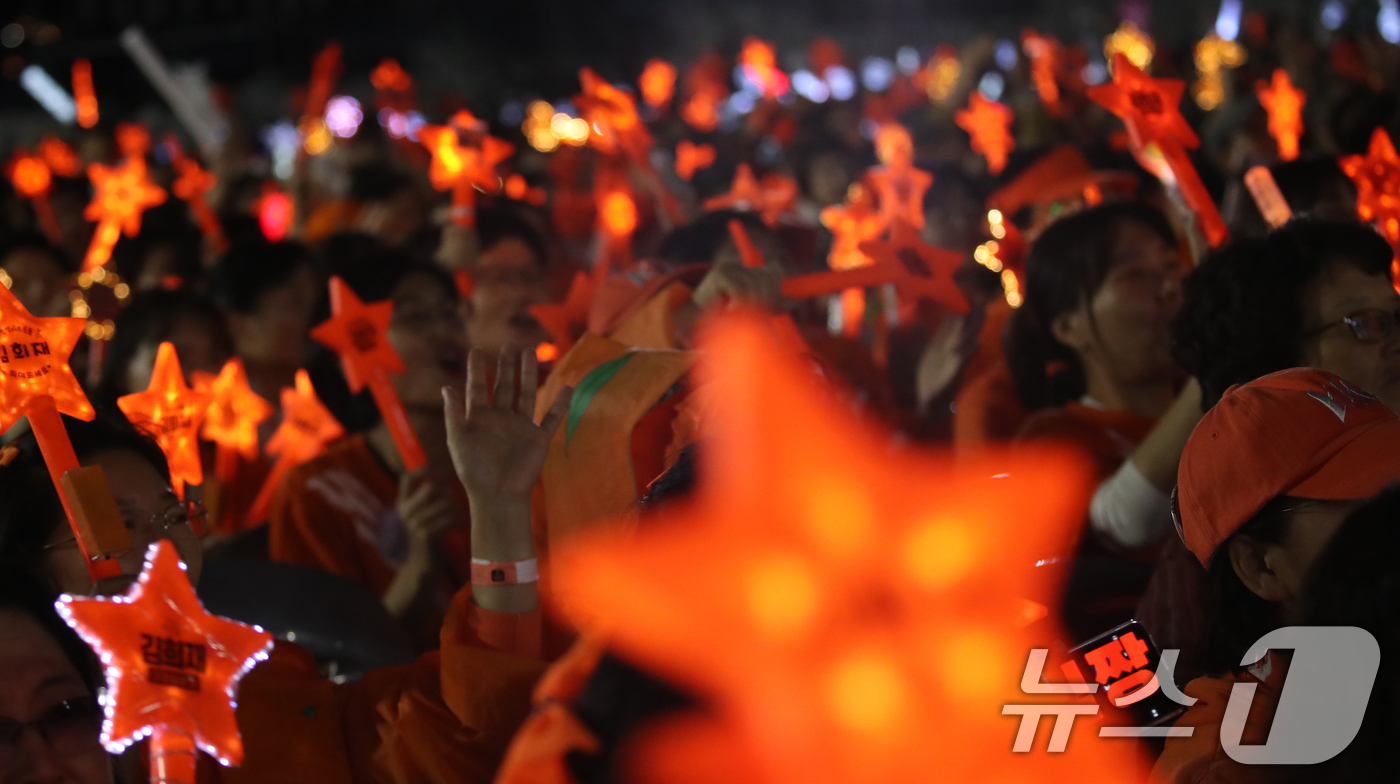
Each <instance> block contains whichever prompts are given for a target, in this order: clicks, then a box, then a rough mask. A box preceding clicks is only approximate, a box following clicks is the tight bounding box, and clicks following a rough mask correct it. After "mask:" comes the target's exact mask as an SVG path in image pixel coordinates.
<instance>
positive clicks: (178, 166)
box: [165, 135, 228, 253]
mask: <svg viewBox="0 0 1400 784" xmlns="http://www.w3.org/2000/svg"><path fill="white" fill-rule="evenodd" d="M165 146H166V149H167V150H169V152H170V163H171V165H172V166H173V167H174V169H175V182H174V183H172V184H171V185H170V190H172V191H174V192H175V195H176V196H177V197H179V198H180V199H181V200H183V201H184V202H185V203H186V204H188V205H189V208H190V213H191V214H192V215H194V219H195V222H196V223H198V224H199V229H200V231H201V232H203V233H204V239H205V240H206V241H207V242H208V243H209V246H210V247H211V248H213V250H214V251H215V252H216V253H222V252H223V251H224V250H226V249H227V248H228V240H227V239H226V238H225V237H224V229H223V227H222V226H221V225H219V217H218V216H217V215H215V214H214V210H213V209H212V208H211V207H210V206H209V200H208V199H207V198H205V194H207V193H209V192H210V191H212V190H213V189H214V186H215V185H217V184H218V182H219V178H218V177H216V176H214V174H213V173H212V172H207V171H205V170H204V169H202V168H200V166H199V163H198V162H196V161H195V160H194V159H193V158H190V157H189V156H187V155H185V151H184V150H182V149H181V148H180V143H179V142H178V141H176V139H175V137H174V136H173V135H168V136H166V137H165Z"/></svg>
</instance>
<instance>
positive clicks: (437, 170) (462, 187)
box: [418, 115, 515, 226]
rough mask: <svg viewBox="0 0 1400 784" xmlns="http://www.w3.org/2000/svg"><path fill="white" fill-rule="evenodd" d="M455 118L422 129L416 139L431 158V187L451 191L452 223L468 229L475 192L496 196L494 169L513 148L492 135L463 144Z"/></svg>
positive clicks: (474, 206)
mask: <svg viewBox="0 0 1400 784" xmlns="http://www.w3.org/2000/svg"><path fill="white" fill-rule="evenodd" d="M468 116H470V115H468ZM455 119H456V118H454V122H453V124H451V125H425V126H423V127H422V128H420V129H419V130H418V138H419V140H421V141H422V142H423V146H424V147H427V148H428V152H430V153H432V156H433V161H432V163H431V164H429V166H428V178H429V179H430V180H432V183H433V187H434V188H437V189H438V190H440V191H445V190H451V191H452V206H453V220H454V221H455V222H457V223H458V224H459V225H463V226H470V225H472V224H473V223H475V219H474V211H475V208H476V193H475V189H476V188H481V189H482V190H484V191H486V192H487V193H495V192H496V191H497V190H498V189H499V188H500V186H501V179H500V177H499V176H498V175H497V174H496V167H497V166H499V165H500V164H501V162H502V161H504V160H506V159H507V158H509V157H510V154H511V153H512V152H514V150H515V146H514V145H512V144H511V143H510V142H506V141H501V140H500V139H497V138H495V137H493V136H483V137H482V139H481V143H480V144H479V145H477V146H466V145H463V144H462V142H461V138H460V137H459V136H458V134H459V129H458V127H457V123H456V122H455Z"/></svg>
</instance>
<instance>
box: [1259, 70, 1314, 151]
mask: <svg viewBox="0 0 1400 784" xmlns="http://www.w3.org/2000/svg"><path fill="white" fill-rule="evenodd" d="M1254 93H1255V94H1256V95H1258V96H1259V103H1260V104H1262V105H1263V106H1264V111H1265V112H1267V113H1268V115H1269V135H1270V136H1272V137H1274V141H1275V142H1276V143H1277V144H1278V157H1280V158H1282V159H1283V160H1285V161H1291V160H1294V159H1295V158H1297V157H1298V139H1299V138H1300V137H1302V135H1303V104H1305V103H1307V100H1308V96H1307V93H1304V92H1303V91H1302V90H1299V89H1298V88H1296V87H1294V86H1293V81H1292V80H1291V79H1289V78H1288V72H1287V71H1285V70H1283V69H1282V68H1275V69H1274V75H1273V78H1272V79H1271V80H1270V81H1268V82H1264V81H1262V80H1261V81H1259V82H1256V83H1255V85H1254Z"/></svg>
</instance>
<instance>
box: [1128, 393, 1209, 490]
mask: <svg viewBox="0 0 1400 784" xmlns="http://www.w3.org/2000/svg"><path fill="white" fill-rule="evenodd" d="M1201 415H1202V411H1201V385H1200V384H1199V383H1198V382H1197V381H1196V379H1194V378H1192V379H1190V380H1189V381H1187V382H1186V386H1184V387H1182V389H1181V394H1179V395H1177V398H1176V402H1174V403H1172V405H1171V408H1168V409H1167V413H1165V414H1163V415H1162V418H1161V419H1159V420H1157V425H1156V426H1155V427H1153V428H1152V432H1150V433H1148V434H1147V438H1145V439H1144V440H1143V442H1142V444H1141V445H1140V446H1138V448H1137V450H1136V451H1134V452H1133V455H1132V457H1131V460H1132V461H1133V465H1134V466H1136V467H1137V470H1138V471H1139V472H1140V473H1141V474H1142V476H1143V478H1144V479H1146V480H1147V481H1148V482H1150V483H1151V484H1152V486H1153V487H1155V488H1157V489H1158V490H1160V491H1162V492H1163V493H1170V492H1171V490H1172V488H1173V487H1175V486H1176V467H1177V465H1178V464H1179V463H1180V462H1181V453H1182V450H1184V449H1185V448H1186V440H1187V439H1188V438H1190V437H1191V431H1192V430H1194V429H1195V428H1196V423H1197V422H1200V421H1201Z"/></svg>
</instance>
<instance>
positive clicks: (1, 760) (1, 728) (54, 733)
mask: <svg viewBox="0 0 1400 784" xmlns="http://www.w3.org/2000/svg"><path fill="white" fill-rule="evenodd" d="M31 729H32V730H34V731H35V732H37V733H38V734H39V737H41V738H43V739H44V741H45V742H46V743H48V744H49V747H50V748H52V749H53V750H54V751H56V752H58V753H59V754H81V753H83V752H87V751H90V750H92V748H93V747H98V748H100V746H98V735H99V733H101V731H102V707H101V706H100V705H98V704H97V698H96V697H92V696H87V697H79V698H77V699H73V700H66V701H64V702H60V703H59V704H57V705H55V706H53V707H52V708H49V709H48V710H47V711H45V712H44V714H43V715H42V716H40V717H39V718H37V719H35V720H33V721H19V720H18V719H9V718H3V717H0V766H6V765H9V764H11V763H12V762H13V761H14V758H15V755H16V754H17V753H18V751H19V744H20V740H21V739H22V738H23V737H24V732H25V730H31Z"/></svg>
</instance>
